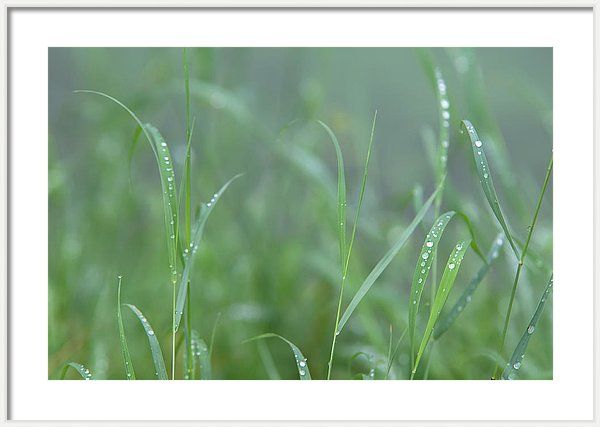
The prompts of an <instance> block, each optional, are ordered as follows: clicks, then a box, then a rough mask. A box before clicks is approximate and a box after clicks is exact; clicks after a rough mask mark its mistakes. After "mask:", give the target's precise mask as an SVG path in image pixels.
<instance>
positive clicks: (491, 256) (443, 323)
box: [433, 233, 504, 340]
mask: <svg viewBox="0 0 600 427" xmlns="http://www.w3.org/2000/svg"><path fill="white" fill-rule="evenodd" d="M503 237H504V234H503V233H500V234H498V235H497V236H496V238H495V239H494V243H492V247H491V248H490V250H489V252H488V254H487V256H486V262H485V263H484V264H483V265H482V266H481V268H480V269H479V270H478V271H477V273H476V274H475V276H473V278H472V279H471V281H470V282H469V284H468V285H467V288H466V289H465V290H464V292H463V293H462V295H461V296H460V298H458V301H456V303H455V304H454V306H453V307H452V309H451V310H450V312H449V313H448V314H447V315H446V316H444V317H443V318H442V319H441V320H440V321H439V322H438V324H437V327H436V328H435V330H434V331H433V339H434V340H437V339H438V338H439V337H441V336H442V335H443V334H444V332H446V331H447V330H448V329H449V328H450V326H452V324H453V323H454V321H455V320H456V319H457V318H458V316H459V315H460V313H461V312H462V311H463V310H464V309H465V308H466V307H467V305H468V304H469V303H470V302H471V298H472V297H473V294H474V293H475V290H476V289H477V287H478V286H479V283H481V281H482V280H483V278H484V277H485V275H486V274H487V272H488V270H489V269H490V266H491V264H492V262H493V261H494V260H495V259H496V258H497V257H498V253H499V251H500V249H501V248H502V245H504V238H503Z"/></svg>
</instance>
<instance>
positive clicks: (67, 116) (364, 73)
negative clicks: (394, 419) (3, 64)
mask: <svg viewBox="0 0 600 427" xmlns="http://www.w3.org/2000/svg"><path fill="white" fill-rule="evenodd" d="M57 52H59V53H57ZM65 52H66V53H68V55H72V58H71V57H67V58H66V59H65V57H64V55H66V53H65ZM122 52H125V51H116V50H111V49H108V50H105V51H103V52H100V51H95V52H91V51H88V50H86V49H81V50H65V51H54V50H51V54H50V69H51V73H50V82H51V83H50V87H51V89H52V90H51V97H50V104H49V105H50V111H51V116H50V126H49V129H50V145H49V185H50V187H49V215H50V224H49V225H50V227H49V228H50V235H49V254H50V258H49V262H50V264H49V281H50V287H49V324H50V328H49V349H48V356H49V373H51V374H49V377H52V378H60V379H75V378H86V379H87V378H89V379H92V377H91V374H90V371H91V372H94V376H93V379H96V380H98V379H146V378H148V379H162V380H165V379H189V380H211V379H301V380H308V379H335V380H338V379H360V380H385V379H489V378H490V372H494V375H493V378H502V379H508V378H509V377H510V378H519V379H547V378H552V310H551V309H547V308H546V309H544V310H542V308H543V307H544V305H548V303H550V302H551V301H550V300H549V292H550V290H551V285H550V286H549V287H547V288H546V289H544V290H541V289H540V287H539V286H540V284H542V283H546V281H547V280H548V276H549V275H550V274H551V272H552V211H551V204H550V203H549V202H548V200H547V199H548V196H549V195H550V194H551V188H552V186H551V180H550V178H551V171H552V160H550V162H549V165H548V167H547V168H546V174H545V176H544V179H543V181H542V180H541V179H540V177H542V176H543V172H542V171H543V170H544V165H543V163H542V161H543V160H544V159H547V158H548V157H551V138H548V133H547V132H548V131H549V130H550V131H551V127H550V128H548V126H547V118H548V115H547V114H545V113H544V114H542V113H543V112H544V111H545V112H548V111H551V109H552V107H551V101H548V102H549V104H548V105H545V107H544V108H543V109H541V110H539V111H538V110H535V111H531V110H530V109H531V105H530V104H528V102H527V99H524V95H523V94H514V93H512V92H511V91H506V90H504V89H503V78H505V77H506V75H508V74H503V73H509V74H510V75H511V78H519V76H525V75H526V73H525V71H527V72H528V73H529V72H531V69H532V68H531V67H533V65H532V64H533V63H534V61H538V62H539V64H541V65H539V68H536V70H537V73H538V74H537V75H540V76H541V77H540V78H539V79H538V80H537V81H536V82H534V85H538V86H539V89H540V91H541V93H542V94H543V93H548V90H549V91H550V92H549V93H550V96H549V98H548V99H550V100H551V85H550V84H548V82H551V79H550V80H547V79H546V77H544V76H546V75H547V74H548V68H547V67H548V65H547V64H548V62H547V61H546V59H545V58H547V57H546V53H545V52H546V51H544V50H536V49H533V50H531V51H528V52H529V53H527V54H525V53H523V52H525V51H522V50H519V49H515V50H511V49H508V50H494V49H492V50H490V51H489V52H490V53H488V50H486V49H481V50H472V49H446V50H443V49H420V50H418V51H417V55H416V56H415V52H414V51H413V50H409V49H347V50H345V49H262V50H261V49H230V50H227V49H195V48H194V49H192V48H188V49H183V50H181V49H165V50H162V49H156V50H150V51H145V50H140V51H137V50H131V51H128V52H129V53H128V55H124V54H123V53H122ZM138 52H148V54H147V55H146V54H145V53H144V55H146V56H143V58H144V59H143V61H142V60H141V59H140V61H141V62H139V63H136V62H135V61H136V59H135V58H138V56H136V55H138ZM540 52H542V53H540ZM56 55H59V56H60V55H63V56H61V58H63V60H62V62H60V64H58V62H57V60H56V59H55V57H56ZM536 55H537V56H536ZM479 57H481V58H482V59H481V58H479ZM496 57H498V58H503V61H502V63H498V62H497V61H496ZM74 58H80V60H78V61H74V60H73V59H74ZM139 58H141V57H139ZM478 58H479V59H478ZM536 58H537V59H536ZM540 58H542V59H540ZM84 59H85V60H84ZM419 60H420V65H421V66H420V67H419ZM549 63H550V64H551V61H550V62H549ZM57 64H58V65H57ZM83 64H89V66H90V67H94V70H95V71H96V70H97V72H95V73H94V75H96V76H97V77H96V79H91V78H89V73H87V72H84V71H82V69H81V67H83V66H84V65H83ZM109 64H110V66H109ZM142 64H143V65H142ZM536 64H537V62H536ZM544 64H546V65H544ZM509 65H510V67H509ZM536 66H537V65H536ZM57 67H58V69H60V70H62V73H63V74H58V73H57V71H56V69H57ZM511 67H513V68H511ZM519 67H520V68H519ZM544 67H546V68H544ZM513 69H522V70H525V71H524V72H523V74H518V75H517V77H515V74H514V73H513ZM117 70H118V72H117ZM382 70H395V72H393V73H388V72H385V73H384V72H383V71H382ZM63 75H64V76H65V77H64V78H63V77H60V76H63ZM117 75H118V78H117ZM77 76H80V77H77ZM550 76H551V73H550ZM121 80H123V81H124V82H127V84H124V83H123V84H120V83H119V81H121ZM65 81H66V82H68V83H69V85H70V84H72V86H79V87H88V88H93V89H94V90H78V91H76V92H77V93H82V94H83V95H86V96H82V95H78V96H71V97H69V96H68V93H69V92H71V91H72V89H74V88H75V87H69V88H68V90H64V91H62V92H61V89H60V87H61V86H60V85H61V84H63V85H64V84H65V83H64V82H65ZM75 81H76V83H75ZM525 86H527V85H525ZM536 90H537V89H536ZM538 92H539V91H538ZM538 92H536V93H538ZM109 93H110V94H111V95H108V94H109ZM58 94H59V95H60V96H58ZM59 100H60V102H62V103H64V106H63V107H62V108H57V107H56V105H57V102H59ZM103 100H108V101H110V102H109V103H106V102H101V101H103ZM61 105H63V104H61ZM115 105H116V106H118V107H120V108H114V106H115ZM536 105H538V106H539V105H543V96H542V98H539V99H536ZM542 110H543V111H542ZM134 111H136V112H135V113H134ZM374 111H375V113H374V114H373V112H374ZM124 112H125V113H126V114H123V113H124ZM138 112H139V115H138ZM538 114H539V115H540V116H539V117H538ZM542 116H543V117H542ZM141 117H144V118H146V119H150V120H151V121H152V123H153V125H151V124H148V123H146V122H145V121H142V119H141ZM131 119H133V121H132V120H131ZM460 119H463V120H460ZM474 124H475V125H476V126H477V130H475V126H474ZM461 128H465V129H466V130H467V132H468V138H466V137H465V136H464V135H463V136H461ZM159 129H160V131H159ZM421 131H423V133H422V134H423V136H424V139H422V138H421V137H420V135H421ZM140 139H145V140H146V142H147V143H148V144H149V145H150V150H147V149H146V150H144V149H142V148H143V147H142V146H141V145H140V144H139V141H140ZM138 148H139V149H138ZM332 148H333V150H332ZM239 172H244V176H243V178H242V179H238V178H239V177H240V175H239V174H238V173H239ZM492 175H493V178H494V181H492ZM176 177H177V179H176ZM231 177H233V178H231ZM234 181H235V185H231V184H232V183H233V182H234ZM176 184H177V185H176ZM215 189H218V190H216V192H214V191H215ZM159 191H160V193H161V194H160V195H159V194H158V193H159ZM544 199H546V202H544V203H543V201H544ZM217 204H218V207H217ZM209 217H210V221H209ZM453 218H456V219H459V220H460V221H458V222H457V221H455V222H454V223H453V224H454V225H455V226H451V227H448V226H447V225H448V223H449V222H450V221H451V219H453ZM161 223H163V224H164V230H163V229H161V227H162V226H161ZM349 227H351V228H349ZM457 242H458V244H457ZM468 248H471V249H473V253H472V254H470V255H467V254H466V253H467V251H468ZM481 248H485V249H486V252H485V253H484V251H482V250H481ZM442 254H444V257H443V258H446V255H447V254H450V256H449V258H448V261H447V263H446V264H445V268H444V269H443V270H440V272H441V277H439V276H438V274H437V268H438V267H437V261H438V260H437V258H438V257H437V256H438V255H442ZM459 268H460V274H459ZM120 274H122V275H123V276H125V277H126V279H127V280H126V282H125V283H123V289H121V285H122V283H121V282H123V279H122V277H121V276H118V277H119V280H118V289H117V292H114V287H113V286H112V285H111V286H107V283H108V284H110V283H113V284H114V277H115V276H117V275H120ZM428 281H429V282H428ZM511 284H512V287H511ZM125 285H126V286H125ZM111 289H112V290H111ZM121 290H123V300H122V298H121V297H122V295H121ZM423 293H425V294H426V295H425V297H423ZM427 293H429V295H427ZM540 293H541V294H542V297H541V299H540ZM115 304H116V306H117V308H118V309H117V313H116V316H114V307H115ZM134 304H135V305H134ZM123 306H126V309H125V311H126V312H127V311H128V310H131V311H132V313H133V314H134V315H135V318H137V321H139V322H140V323H141V325H142V327H143V332H144V333H143V334H142V333H140V330H139V327H135V328H134V327H133V326H132V325H131V324H130V322H132V320H131V319H133V318H132V317H131V316H130V315H125V316H124V315H123V312H122V311H123ZM137 307H141V308H143V311H144V314H145V315H147V316H148V318H149V319H152V326H150V323H149V322H148V320H147V318H146V317H145V315H144V314H142V312H141V311H140V310H139V309H138V308H137ZM532 313H534V314H533V315H532ZM133 322H136V321H133ZM136 324H137V322H136ZM532 325H533V327H534V329H535V331H536V333H535V337H534V339H530V338H531V333H528V332H527V331H528V330H530V328H529V326H532ZM268 331H273V332H277V334H274V333H270V332H269V333H265V332H268ZM524 331H525V332H524ZM342 332H343V333H342ZM248 337H255V338H251V339H250V340H249V339H248ZM266 338H278V339H279V340H282V341H284V343H286V344H287V346H286V345H281V344H277V342H276V341H272V340H265V339H266ZM246 341H252V343H248V344H243V343H244V342H246ZM290 349H291V350H292V352H291V353H292V354H291V356H293V357H294V358H293V359H292V358H291V357H290ZM512 349H514V351H513V352H512V354H507V350H512ZM525 351H526V352H527V359H526V361H527V363H525V364H522V365H520V364H519V363H521V359H522V358H523V356H524V354H525ZM450 355H451V357H450ZM482 355H485V356H482ZM489 355H492V356H493V357H489ZM306 357H308V358H309V359H308V360H310V371H309V366H308V365H309V363H308V361H307V359H306ZM69 360H78V361H82V362H83V363H84V364H85V367H84V366H83V365H80V364H77V363H75V362H67V364H65V361H69ZM169 365H170V366H169ZM515 365H517V366H518V368H515ZM134 366H135V370H134ZM88 367H89V369H88ZM123 367H124V368H125V369H123ZM501 368H502V369H503V370H504V371H503V372H502V371H501ZM69 370H72V372H70V373H69ZM76 373H78V374H79V376H77V375H76Z"/></svg>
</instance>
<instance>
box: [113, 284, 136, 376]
mask: <svg viewBox="0 0 600 427" xmlns="http://www.w3.org/2000/svg"><path fill="white" fill-rule="evenodd" d="M122 278H123V276H119V287H118V290H117V321H118V323H119V342H120V343H121V354H122V355H123V361H124V362H125V374H126V375H127V379H128V380H135V371H134V370H133V363H132V361H131V354H130V353H129V347H128V346H127V338H126V337H125V328H124V327H123V314H122V313H121V280H122Z"/></svg>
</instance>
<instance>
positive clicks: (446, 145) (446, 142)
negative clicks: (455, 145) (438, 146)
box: [442, 140, 449, 148]
mask: <svg viewBox="0 0 600 427" xmlns="http://www.w3.org/2000/svg"><path fill="white" fill-rule="evenodd" d="M448 145H449V144H448V141H446V140H444V141H442V147H444V148H448Z"/></svg>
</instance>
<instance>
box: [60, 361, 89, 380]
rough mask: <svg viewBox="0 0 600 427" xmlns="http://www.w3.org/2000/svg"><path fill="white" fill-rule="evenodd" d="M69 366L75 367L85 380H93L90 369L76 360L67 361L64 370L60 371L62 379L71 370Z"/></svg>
mask: <svg viewBox="0 0 600 427" xmlns="http://www.w3.org/2000/svg"><path fill="white" fill-rule="evenodd" d="M69 367H71V368H73V369H75V370H76V371H77V373H78V374H79V375H81V378H83V379H84V380H93V378H92V374H91V372H90V370H89V369H88V368H86V367H85V366H83V365H82V364H81V363H76V362H66V363H65V364H64V366H63V368H62V371H61V373H60V379H61V380H64V379H65V376H66V375H67V371H68V370H69Z"/></svg>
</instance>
